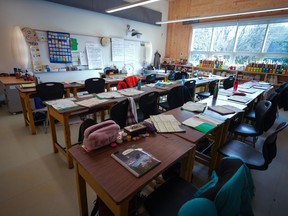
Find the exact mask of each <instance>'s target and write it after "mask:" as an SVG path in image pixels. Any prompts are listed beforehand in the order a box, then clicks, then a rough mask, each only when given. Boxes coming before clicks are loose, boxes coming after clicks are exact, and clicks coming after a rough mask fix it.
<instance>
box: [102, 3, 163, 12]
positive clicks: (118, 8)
mask: <svg viewBox="0 0 288 216" xmlns="http://www.w3.org/2000/svg"><path fill="white" fill-rule="evenodd" d="M156 1H160V0H143V1H137V2H134V3H128V4H125V5H122V6H118V7H113V8H110V9H107V10H106V13H114V12H117V11H121V10H126V9H129V8H133V7H137V6H141V5H145V4H149V3H152V2H156Z"/></svg>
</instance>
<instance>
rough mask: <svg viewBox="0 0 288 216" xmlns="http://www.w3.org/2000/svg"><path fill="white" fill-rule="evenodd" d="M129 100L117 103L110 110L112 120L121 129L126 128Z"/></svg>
mask: <svg viewBox="0 0 288 216" xmlns="http://www.w3.org/2000/svg"><path fill="white" fill-rule="evenodd" d="M128 105H129V101H128V99H126V100H123V101H121V102H118V103H116V104H115V105H114V106H112V108H111V110H110V118H111V119H112V120H113V121H115V122H116V123H117V124H118V125H119V126H120V128H124V127H125V126H126V121H127V113H128Z"/></svg>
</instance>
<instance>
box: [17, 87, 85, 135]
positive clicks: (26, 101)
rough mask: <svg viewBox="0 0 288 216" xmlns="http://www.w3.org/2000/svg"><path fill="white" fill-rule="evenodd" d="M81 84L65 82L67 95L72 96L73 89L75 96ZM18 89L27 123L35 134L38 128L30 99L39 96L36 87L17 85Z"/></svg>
mask: <svg viewBox="0 0 288 216" xmlns="http://www.w3.org/2000/svg"><path fill="white" fill-rule="evenodd" d="M80 86H81V84H65V85H64V88H65V91H66V94H65V95H66V97H70V92H71V91H72V92H73V94H74V96H76V95H77V88H79V87H80ZM16 89H17V90H18V93H19V96H20V102H21V106H22V113H23V117H24V122H25V125H26V126H30V130H31V133H32V134H33V135H34V134H36V128H35V123H34V119H33V111H32V108H31V104H30V99H31V98H34V97H37V91H36V88H21V87H20V86H17V87H16Z"/></svg>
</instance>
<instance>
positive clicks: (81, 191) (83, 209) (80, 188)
mask: <svg viewBox="0 0 288 216" xmlns="http://www.w3.org/2000/svg"><path fill="white" fill-rule="evenodd" d="M75 171H76V181H77V182H76V183H77V192H78V202H79V211H80V215H81V216H88V215H89V214H88V204H87V191H86V182H85V180H84V179H83V177H82V176H81V175H80V173H79V168H78V164H76V169H75Z"/></svg>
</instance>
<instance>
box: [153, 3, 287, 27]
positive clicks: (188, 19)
mask: <svg viewBox="0 0 288 216" xmlns="http://www.w3.org/2000/svg"><path fill="white" fill-rule="evenodd" d="M281 10H288V7H286V8H274V9H267V10H258V11H247V12H239V13H231V14H219V15H212V16H205V17H191V18H184V19H177V20H166V21H159V22H156V24H168V23H177V22H187V21H198V20H203V19H215V18H223V17H231V16H241V15H249V14H257V13H266V12H275V11H281Z"/></svg>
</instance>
